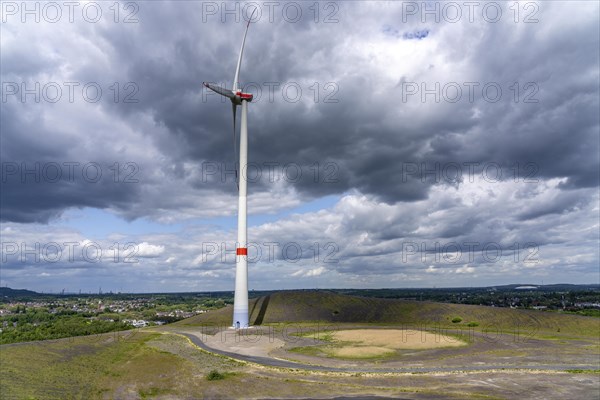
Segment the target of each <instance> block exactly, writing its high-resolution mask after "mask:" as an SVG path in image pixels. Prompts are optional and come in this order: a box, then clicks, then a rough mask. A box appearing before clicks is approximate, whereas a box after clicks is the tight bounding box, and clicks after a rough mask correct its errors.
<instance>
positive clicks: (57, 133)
mask: <svg viewBox="0 0 600 400" xmlns="http://www.w3.org/2000/svg"><path fill="white" fill-rule="evenodd" d="M25 7H26V8H25ZM254 7H258V9H259V12H258V13H257V18H256V20H255V21H254V22H253V23H252V24H251V26H250V31H249V34H248V39H247V43H246V49H245V54H244V62H243V66H242V73H241V78H240V80H241V83H242V84H243V85H244V88H245V90H246V91H248V92H251V93H253V94H254V95H255V101H254V102H252V103H251V104H250V107H249V158H250V162H251V164H250V166H249V168H248V170H247V171H242V172H244V173H245V174H246V176H247V178H248V179H249V181H250V184H249V198H248V203H249V204H248V207H249V214H250V215H249V232H248V235H249V241H250V242H251V243H250V245H249V258H250V261H251V263H250V266H249V287H250V289H257V290H258V289H290V288H315V287H319V288H326V287H338V288H339V287H352V288H368V287H369V288H370V287H432V286H437V287H443V286H481V285H497V284H508V283H540V284H541V283H546V284H548V283H600V272H599V259H600V256H599V250H598V245H599V230H600V227H599V218H600V211H599V169H600V162H599V154H600V148H599V146H600V142H599V141H600V123H599V108H600V102H599V97H600V96H599V84H600V79H599V47H600V45H599V35H600V32H599V21H600V11H599V5H598V2H596V1H579V2H574V1H568V2H567V1H551V2H533V1H527V2H526V1H523V2H516V1H509V2H504V1H497V2H473V3H469V4H468V5H465V4H464V3H463V2H457V3H447V2H445V3H444V2H440V3H434V2H429V3H423V2H403V3H402V2H389V3H388V2H383V1H352V2H335V1H327V2H320V3H315V2H313V1H310V2H299V1H298V2H277V1H276V2H254V3H243V2H230V3H222V2H220V1H219V2H199V1H173V2H161V1H132V2H121V3H115V2H113V1H110V2H108V1H107V2H101V1H97V2H84V1H81V2H79V1H77V2H73V3H69V5H66V4H65V3H62V2H57V3H52V2H50V3H48V2H28V3H22V2H8V1H6V2H2V10H1V11H2V24H1V37H0V44H1V47H2V50H1V76H2V79H1V81H2V103H1V108H2V114H1V148H0V154H1V158H2V177H1V178H2V181H1V184H2V187H1V189H2V190H1V207H0V208H1V212H0V216H1V220H2V225H1V234H2V248H1V250H2V268H1V276H0V284H1V285H2V286H9V287H13V288H28V289H33V290H38V291H54V292H58V291H60V290H62V289H65V290H66V291H71V292H74V291H78V290H82V291H85V292H88V291H97V290H98V289H99V288H100V287H101V288H102V290H103V291H109V290H112V291H135V292H145V291H200V290H203V291H204V290H232V289H233V279H234V268H235V267H234V263H235V256H234V254H235V238H236V221H237V219H236V212H237V189H236V184H235V176H234V172H233V171H234V169H235V168H234V163H235V155H234V148H233V138H232V122H231V107H230V104H228V101H225V100H223V99H222V98H220V97H218V96H217V95H215V94H214V93H210V92H207V91H206V90H205V89H204V88H203V87H202V82H203V81H208V82H214V83H218V84H221V85H223V86H227V87H230V86H231V81H232V80H233V74H234V71H235V63H236V61H237V60H236V59H237V53H238V51H239V45H240V41H241V37H242V34H243V31H244V28H245V21H246V19H247V17H248V16H249V15H250V14H251V12H252V10H253V9H254Z"/></svg>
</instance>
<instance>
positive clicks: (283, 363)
mask: <svg viewBox="0 0 600 400" xmlns="http://www.w3.org/2000/svg"><path fill="white" fill-rule="evenodd" d="M174 333H176V334H178V335H181V336H185V337H186V338H188V339H189V340H190V341H191V342H192V343H193V344H195V345H196V346H198V347H200V348H201V349H203V350H206V351H208V352H210V353H215V354H220V355H223V356H226V357H230V358H233V359H235V360H240V361H247V362H251V363H255V364H260V365H265V366H269V367H280V368H291V369H301V370H310V371H327V372H366V373H419V372H421V373H435V372H463V371H490V370H513V371H516V370H524V369H525V370H536V371H567V370H575V369H580V370H598V369H600V366H598V365H564V364H551V365H502V364H499V365H478V366H457V367H422V368H417V367H412V368H352V367H344V368H339V367H327V366H323V365H311V364H302V363H297V362H294V361H289V360H282V359H279V358H269V357H258V356H249V355H244V354H237V353H232V352H229V351H224V350H218V349H214V348H212V347H209V346H207V345H206V343H204V342H203V341H202V340H200V338H199V337H198V336H196V335H193V334H190V333H186V332H177V331H176V332H174Z"/></svg>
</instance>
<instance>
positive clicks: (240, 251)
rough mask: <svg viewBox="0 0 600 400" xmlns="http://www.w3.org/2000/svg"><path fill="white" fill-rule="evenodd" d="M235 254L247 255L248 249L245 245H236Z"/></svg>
mask: <svg viewBox="0 0 600 400" xmlns="http://www.w3.org/2000/svg"><path fill="white" fill-rule="evenodd" d="M236 255H238V256H247V255H248V249H247V248H246V247H238V248H237V251H236Z"/></svg>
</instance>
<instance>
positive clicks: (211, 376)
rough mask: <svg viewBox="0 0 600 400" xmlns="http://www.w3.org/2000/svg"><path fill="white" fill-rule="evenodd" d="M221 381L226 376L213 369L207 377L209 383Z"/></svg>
mask: <svg viewBox="0 0 600 400" xmlns="http://www.w3.org/2000/svg"><path fill="white" fill-rule="evenodd" d="M220 379H225V375H223V374H222V373H220V372H219V371H217V370H216V369H213V370H212V371H210V372H209V373H208V375H206V380H208V381H218V380H220Z"/></svg>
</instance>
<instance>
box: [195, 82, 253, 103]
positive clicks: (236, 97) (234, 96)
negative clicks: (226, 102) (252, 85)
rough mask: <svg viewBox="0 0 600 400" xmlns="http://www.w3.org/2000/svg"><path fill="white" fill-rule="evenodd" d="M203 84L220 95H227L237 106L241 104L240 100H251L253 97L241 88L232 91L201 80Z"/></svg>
mask: <svg viewBox="0 0 600 400" xmlns="http://www.w3.org/2000/svg"><path fill="white" fill-rule="evenodd" d="M203 85H204V86H206V87H207V88H209V89H210V90H212V91H213V92H215V93H218V94H220V95H221V96H225V97H228V98H229V99H230V100H231V102H232V103H233V104H235V105H238V106H239V105H241V104H242V100H246V101H252V99H253V98H254V96H253V95H252V94H251V93H243V92H242V91H241V90H237V91H233V90H230V89H225V88H223V87H221V86H217V85H213V84H212V83H207V82H203Z"/></svg>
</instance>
